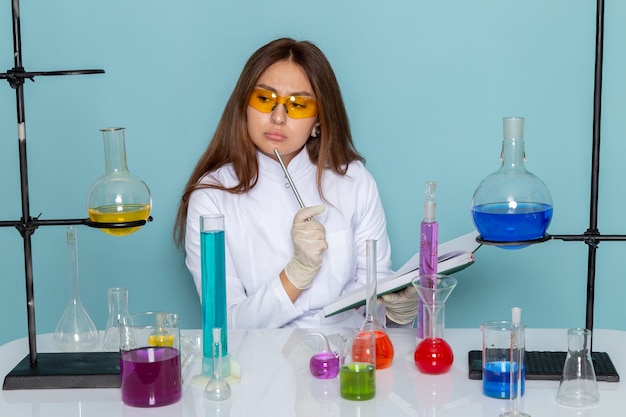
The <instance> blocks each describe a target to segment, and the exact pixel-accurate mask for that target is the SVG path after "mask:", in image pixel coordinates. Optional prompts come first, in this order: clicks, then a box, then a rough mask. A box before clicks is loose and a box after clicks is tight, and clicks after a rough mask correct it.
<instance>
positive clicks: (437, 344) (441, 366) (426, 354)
mask: <svg viewBox="0 0 626 417" xmlns="http://www.w3.org/2000/svg"><path fill="white" fill-rule="evenodd" d="M413 359H414V360H415V366H417V369H418V370H419V371H420V372H422V373H425V374H444V373H446V372H448V371H449V370H450V368H451V367H452V362H454V353H452V348H451V347H450V345H449V344H448V342H446V341H445V340H443V339H441V338H439V337H437V338H432V337H429V338H427V339H424V340H422V341H421V342H420V344H419V345H417V348H415V353H414V354H413Z"/></svg>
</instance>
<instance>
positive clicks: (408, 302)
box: [378, 285, 418, 324]
mask: <svg viewBox="0 0 626 417" xmlns="http://www.w3.org/2000/svg"><path fill="white" fill-rule="evenodd" d="M378 301H379V302H380V303H381V304H384V305H385V307H386V309H387V317H388V318H389V320H391V321H393V322H394V323H397V324H409V323H411V322H413V320H414V319H415V316H416V315H417V301H418V295H417V290H416V289H415V287H413V286H412V285H409V286H408V287H406V288H405V289H403V290H400V291H398V292H392V293H389V294H384V295H381V296H380V297H379V298H378Z"/></svg>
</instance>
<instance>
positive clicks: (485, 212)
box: [471, 117, 553, 249]
mask: <svg viewBox="0 0 626 417" xmlns="http://www.w3.org/2000/svg"><path fill="white" fill-rule="evenodd" d="M503 129H504V139H503V140H502V154H501V160H502V166H501V167H500V169H499V170H497V171H496V172H494V173H492V174H490V175H488V176H487V177H486V178H485V179H483V180H482V181H481V183H480V184H479V186H478V188H476V191H475V192H474V196H473V199H472V205H471V211H472V219H473V221H474V225H475V226H476V229H477V230H478V232H479V233H480V235H481V237H482V239H483V240H485V241H493V242H503V243H506V242H525V241H533V240H539V239H542V238H543V237H544V236H545V235H546V232H547V230H548V226H550V222H551V221H552V210H553V207H552V196H551V195H550V191H549V190H548V188H547V187H546V185H545V184H544V183H543V181H541V179H539V177H537V176H536V175H534V174H532V173H531V172H529V171H527V170H526V168H525V166H524V163H525V158H526V157H525V153H524V118H522V117H505V118H504V119H503ZM525 246H527V245H526V244H520V245H502V246H500V247H502V248H507V249H518V248H522V247H525Z"/></svg>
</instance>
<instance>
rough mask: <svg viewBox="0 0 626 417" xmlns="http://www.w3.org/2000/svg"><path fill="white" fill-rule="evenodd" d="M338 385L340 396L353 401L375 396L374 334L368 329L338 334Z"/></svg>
mask: <svg viewBox="0 0 626 417" xmlns="http://www.w3.org/2000/svg"><path fill="white" fill-rule="evenodd" d="M340 342H341V343H340V348H339V366H340V368H339V386H340V394H341V398H344V399H346V400H354V401H365V400H371V399H372V398H374V397H375V396H376V362H377V359H376V353H377V350H378V349H377V346H376V335H375V333H374V332H369V331H362V330H359V331H348V332H344V333H341V334H340Z"/></svg>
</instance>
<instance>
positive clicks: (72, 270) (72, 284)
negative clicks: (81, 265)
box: [66, 226, 80, 304]
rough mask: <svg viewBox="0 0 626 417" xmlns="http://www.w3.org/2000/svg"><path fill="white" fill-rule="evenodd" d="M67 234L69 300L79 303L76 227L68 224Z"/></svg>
mask: <svg viewBox="0 0 626 417" xmlns="http://www.w3.org/2000/svg"><path fill="white" fill-rule="evenodd" d="M66 229H67V230H66V236H67V257H68V278H69V280H68V283H69V296H70V299H69V302H70V303H74V304H79V303H80V284H79V282H80V279H79V275H78V245H77V242H76V227H75V226H68V227H67V228H66Z"/></svg>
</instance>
